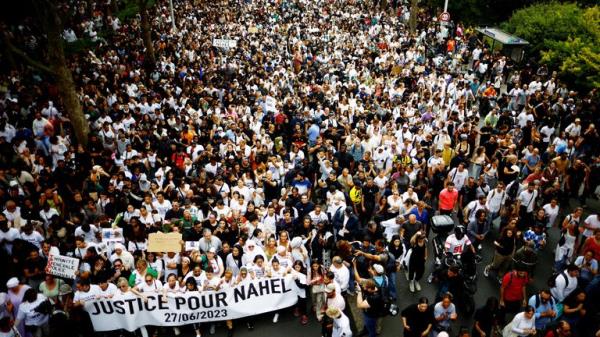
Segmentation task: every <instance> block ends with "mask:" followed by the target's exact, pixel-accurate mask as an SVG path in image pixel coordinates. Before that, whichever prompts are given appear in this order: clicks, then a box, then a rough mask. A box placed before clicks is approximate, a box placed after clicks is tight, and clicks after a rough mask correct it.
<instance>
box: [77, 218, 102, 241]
mask: <svg viewBox="0 0 600 337" xmlns="http://www.w3.org/2000/svg"><path fill="white" fill-rule="evenodd" d="M96 233H98V227H96V226H94V225H90V224H87V223H86V224H83V225H81V226H79V227H77V228H76V229H75V236H83V238H84V239H85V241H87V242H94V241H95V240H96Z"/></svg>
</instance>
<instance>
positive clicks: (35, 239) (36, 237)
mask: <svg viewBox="0 0 600 337" xmlns="http://www.w3.org/2000/svg"><path fill="white" fill-rule="evenodd" d="M21 239H23V240H25V241H27V242H29V243H31V244H33V245H35V246H36V247H38V248H42V241H44V237H43V236H42V234H40V233H39V232H38V231H33V232H31V234H29V235H27V234H25V232H23V233H21Z"/></svg>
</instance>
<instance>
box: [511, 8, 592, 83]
mask: <svg viewBox="0 0 600 337" xmlns="http://www.w3.org/2000/svg"><path fill="white" fill-rule="evenodd" d="M502 28H503V29H505V30H507V31H509V32H511V33H513V34H515V35H517V36H519V37H522V38H524V39H525V40H527V41H529V43H531V50H530V52H532V53H534V54H537V55H539V56H540V57H541V62H542V63H545V64H547V65H548V66H549V67H551V68H555V69H558V70H559V72H560V75H561V77H562V78H563V79H564V80H567V81H568V82H571V83H572V84H575V85H577V86H578V87H580V88H584V89H590V88H598V87H600V75H599V74H600V7H598V6H594V7H589V8H581V7H579V6H578V5H577V4H575V3H557V2H551V3H545V4H544V3H543V4H537V5H533V6H530V7H527V8H524V9H521V10H519V11H516V12H515V13H514V14H513V16H512V17H511V18H510V20H508V21H507V22H505V23H504V24H503V25H502Z"/></svg>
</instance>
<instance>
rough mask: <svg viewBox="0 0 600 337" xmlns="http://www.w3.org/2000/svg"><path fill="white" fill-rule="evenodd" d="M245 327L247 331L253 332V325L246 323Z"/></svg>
mask: <svg viewBox="0 0 600 337" xmlns="http://www.w3.org/2000/svg"><path fill="white" fill-rule="evenodd" d="M246 326H247V327H248V330H254V324H252V323H250V322H248V323H246Z"/></svg>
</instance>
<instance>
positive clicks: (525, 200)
mask: <svg viewBox="0 0 600 337" xmlns="http://www.w3.org/2000/svg"><path fill="white" fill-rule="evenodd" d="M537 196H538V191H537V190H533V192H531V193H530V192H529V190H525V191H523V192H521V193H520V194H519V197H518V200H519V201H520V202H521V206H525V207H527V213H531V212H533V209H534V208H535V199H536V198H537Z"/></svg>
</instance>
